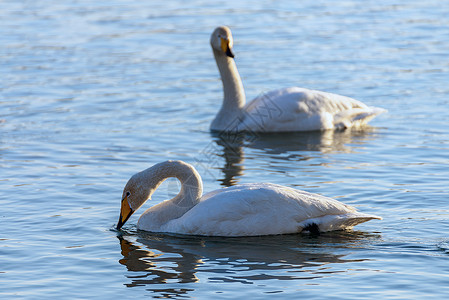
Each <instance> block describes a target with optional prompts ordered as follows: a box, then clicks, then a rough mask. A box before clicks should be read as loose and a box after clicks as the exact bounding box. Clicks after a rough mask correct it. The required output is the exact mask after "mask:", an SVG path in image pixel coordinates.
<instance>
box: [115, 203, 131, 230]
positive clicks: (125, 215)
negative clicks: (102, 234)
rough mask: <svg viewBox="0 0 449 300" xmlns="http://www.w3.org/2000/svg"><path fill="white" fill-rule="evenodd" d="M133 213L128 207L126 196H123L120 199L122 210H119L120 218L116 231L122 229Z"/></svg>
mask: <svg viewBox="0 0 449 300" xmlns="http://www.w3.org/2000/svg"><path fill="white" fill-rule="evenodd" d="M133 213H134V211H133V210H132V208H131V207H130V206H129V203H128V196H125V197H124V198H123V199H122V208H121V209H120V218H119V219H118V223H117V230H119V229H120V228H122V226H123V225H125V223H126V221H128V219H129V217H131V215H132V214H133Z"/></svg>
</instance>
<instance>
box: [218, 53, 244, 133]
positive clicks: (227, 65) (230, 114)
mask: <svg viewBox="0 0 449 300" xmlns="http://www.w3.org/2000/svg"><path fill="white" fill-rule="evenodd" d="M213 52H214V56H215V61H216V62H217V66H218V70H219V71H220V76H221V81H222V83H223V93H224V95H223V104H222V106H221V109H220V111H219V112H218V114H217V116H216V117H215V120H214V122H213V123H212V127H222V126H224V125H223V124H229V123H230V122H232V121H233V119H235V118H236V117H239V114H240V113H241V112H242V109H243V107H244V106H245V103H246V97H245V90H244V89H243V84H242V79H241V78H240V75H239V72H238V70H237V66H236V65H235V61H234V59H233V58H231V57H228V56H226V55H224V54H223V53H220V52H218V51H217V50H215V49H213ZM214 123H215V124H214ZM212 129H217V130H222V129H224V128H212Z"/></svg>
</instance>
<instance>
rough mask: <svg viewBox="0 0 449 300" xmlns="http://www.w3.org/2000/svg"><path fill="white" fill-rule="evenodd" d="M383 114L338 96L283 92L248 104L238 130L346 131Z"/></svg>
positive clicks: (269, 94) (259, 98) (277, 91)
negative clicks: (342, 129)
mask: <svg viewBox="0 0 449 300" xmlns="http://www.w3.org/2000/svg"><path fill="white" fill-rule="evenodd" d="M383 111H385V110H383V109H380V108H374V107H368V106H366V105H365V104H363V103H362V102H360V101H357V100H355V99H352V98H349V97H345V96H341V95H337V94H332V93H326V92H321V91H314V90H308V89H303V88H297V87H293V88H285V89H280V90H275V91H271V92H268V93H266V94H263V95H261V96H259V97H257V98H256V99H254V100H253V101H251V102H250V103H249V104H248V105H247V106H246V107H245V108H244V115H243V122H242V123H241V126H240V128H239V130H247V131H256V132H264V131H266V132H281V131H310V130H324V129H334V128H345V127H352V126H360V125H363V124H366V123H367V122H368V121H369V120H371V119H372V118H374V117H375V116H376V115H378V114H379V113H382V112H383Z"/></svg>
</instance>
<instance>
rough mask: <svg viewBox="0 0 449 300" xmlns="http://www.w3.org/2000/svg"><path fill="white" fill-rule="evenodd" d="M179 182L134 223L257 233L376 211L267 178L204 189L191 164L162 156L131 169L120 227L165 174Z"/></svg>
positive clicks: (335, 225) (341, 223)
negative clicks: (171, 194) (161, 159)
mask: <svg viewBox="0 0 449 300" xmlns="http://www.w3.org/2000/svg"><path fill="white" fill-rule="evenodd" d="M170 177H175V178H177V179H178V180H179V181H180V182H181V190H180V192H179V194H178V195H176V196H175V197H174V198H173V199H171V200H165V201H163V202H161V203H159V204H156V205H154V206H152V207H150V208H149V209H147V210H146V211H145V212H144V213H143V214H142V215H141V217H140V218H139V221H138V222H137V228H138V229H141V230H146V231H151V232H165V233H177V234H188V235H203V236H257V235H272V234H287V233H297V232H302V231H309V232H313V233H319V232H325V231H331V230H340V229H349V228H352V227H353V226H355V225H357V224H359V223H363V222H366V221H369V220H372V219H381V218H380V217H378V216H374V215H368V214H363V213H360V212H358V211H356V209H355V208H354V207H351V206H349V205H346V204H343V203H341V202H339V201H337V200H334V199H331V198H327V197H324V196H320V195H317V194H311V193H308V192H304V191H300V190H296V189H292V188H289V187H285V186H281V185H277V184H271V183H253V184H242V185H236V186H233V187H228V188H223V189H218V190H215V191H212V192H209V193H207V194H205V195H202V193H203V184H202V180H201V177H200V175H199V174H198V172H197V171H196V170H195V168H194V167H193V166H191V165H189V164H187V163H185V162H182V161H170V160H169V161H165V162H162V163H159V164H156V165H154V166H152V167H150V168H148V169H146V170H144V171H142V172H139V173H137V174H135V175H133V176H132V177H131V178H130V179H129V181H128V183H127V184H126V186H125V188H124V190H123V195H122V203H121V211H120V218H119V221H118V224H117V229H120V228H121V227H122V226H123V225H124V224H125V223H126V221H127V220H128V219H129V217H130V216H131V215H132V214H133V213H134V212H135V211H136V210H137V209H139V207H141V206H142V205H143V204H144V203H145V202H146V201H147V199H149V198H151V195H152V194H153V193H154V192H155V190H156V189H157V188H158V186H159V185H160V184H161V183H162V182H163V181H164V180H165V179H167V178H170Z"/></svg>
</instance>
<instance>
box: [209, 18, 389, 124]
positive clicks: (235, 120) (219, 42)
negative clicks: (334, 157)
mask: <svg viewBox="0 0 449 300" xmlns="http://www.w3.org/2000/svg"><path fill="white" fill-rule="evenodd" d="M210 43H211V46H212V50H213V53H214V57H215V60H216V62H217V66H218V69H219V71H220V75H221V80H222V82H223V92H224V98H223V104H222V107H221V109H220V111H219V112H218V114H217V116H216V117H215V119H214V120H213V121H212V124H211V127H210V128H211V130H214V131H228V132H238V131H255V132H288V131H312V130H327V129H344V128H351V127H361V126H364V125H365V124H367V122H369V121H370V120H371V119H373V118H374V117H375V116H376V115H378V114H380V113H382V112H384V111H385V110H384V109H382V108H377V107H369V106H367V105H365V104H364V103H362V102H360V101H358V100H355V99H352V98H349V97H345V96H340V95H336V94H332V93H326V92H321V91H315V90H309V89H305V88H298V87H290V88H284V89H279V90H274V91H271V92H268V93H265V94H263V95H261V96H259V97H257V98H255V99H254V100H253V101H251V102H250V103H248V104H246V97H245V91H244V89H243V84H242V81H241V78H240V75H239V73H238V70H237V66H236V64H235V61H234V54H233V52H232V45H233V39H232V34H231V31H230V29H229V28H228V27H225V26H221V27H218V28H216V29H215V31H214V32H213V33H212V35H211V39H210Z"/></svg>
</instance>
